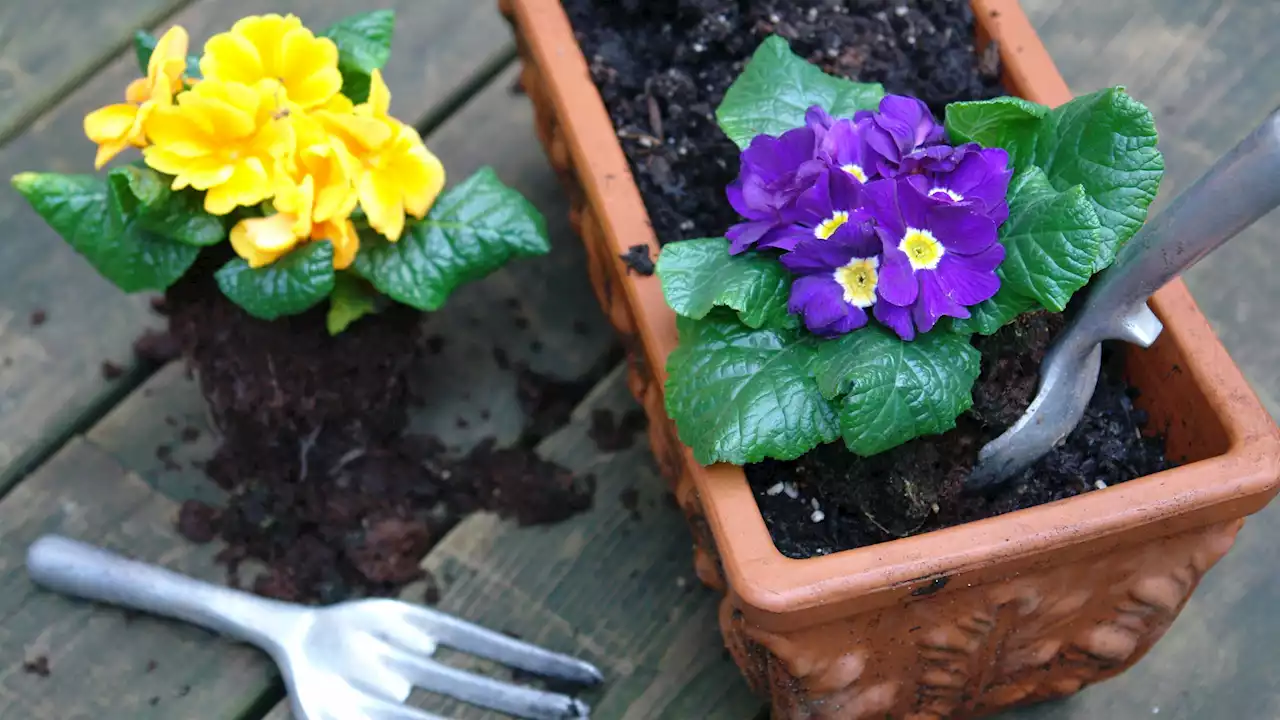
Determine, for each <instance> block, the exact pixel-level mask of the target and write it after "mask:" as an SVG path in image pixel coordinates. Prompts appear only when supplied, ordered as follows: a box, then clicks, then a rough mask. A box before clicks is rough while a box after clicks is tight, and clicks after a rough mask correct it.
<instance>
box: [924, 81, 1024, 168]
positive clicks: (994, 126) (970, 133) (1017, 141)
mask: <svg viewBox="0 0 1280 720" xmlns="http://www.w3.org/2000/svg"><path fill="white" fill-rule="evenodd" d="M1048 113H1049V107H1048V106H1046V105H1041V104H1039V103H1033V102H1031V101H1029V100H1023V99H1022V98H1017V97H1010V96H1005V97H998V98H994V99H991V100H978V101H972V102H954V103H951V104H950V105H947V110H946V121H945V124H946V127H947V135H948V136H949V137H950V138H951V142H952V143H955V144H957V145H959V144H961V143H967V142H976V143H978V144H979V145H981V146H982V147H1000V148H1004V149H1005V150H1008V151H1009V164H1010V165H1012V166H1014V167H1018V166H1019V160H1023V161H1024V164H1025V161H1028V160H1029V159H1030V158H1031V157H1032V155H1033V154H1034V150H1035V148H1034V146H1033V142H1034V139H1035V131H1036V129H1037V128H1038V127H1039V126H1040V119H1041V118H1043V117H1044V116H1045V115H1047V114H1048Z"/></svg>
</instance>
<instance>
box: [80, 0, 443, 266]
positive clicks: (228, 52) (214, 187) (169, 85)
mask: <svg viewBox="0 0 1280 720" xmlns="http://www.w3.org/2000/svg"><path fill="white" fill-rule="evenodd" d="M187 45H188V38H187V33H186V31H185V30H183V29H182V28H181V27H174V28H171V29H170V30H169V31H168V32H166V33H165V34H164V36H163V37H162V38H160V41H159V42H158V43H157V45H156V48H155V51H154V52H153V53H152V55H151V59H150V62H149V64H148V67H147V77H145V78H140V79H138V80H135V81H134V82H133V83H132V84H130V85H129V88H128V90H127V92H126V93H125V99H126V102H125V103H122V104H118V105H110V106H107V107H105V108H102V109H100V110H96V111H94V112H92V113H90V114H89V115H88V116H86V117H85V122H84V126H85V134H86V135H88V136H89V139H91V140H93V141H94V142H95V143H97V145H98V155H97V160H96V165H97V167H99V168H101V167H102V166H103V165H104V164H106V163H107V162H108V161H109V160H111V158H113V157H115V156H116V155H117V154H118V153H120V152H121V151H123V150H124V149H126V148H128V147H137V148H141V149H142V155H143V159H144V160H145V162H146V164H147V165H149V166H151V167H152V168H154V169H155V170H158V171H159V172H162V173H165V174H168V175H172V176H173V188H174V189H175V190H180V189H182V188H185V187H191V188H195V189H196V190H201V191H204V193H205V196H204V207H205V210H206V211H208V212H209V213H212V214H214V215H226V214H227V213H230V212H231V211H232V210H234V209H236V208H237V207H254V206H258V205H260V204H261V203H264V202H265V201H268V200H269V201H271V205H272V207H273V208H274V210H275V212H274V213H273V214H271V215H268V216H266V217H251V218H246V219H243V220H241V221H240V222H239V223H237V224H236V226H235V228H233V229H232V231H231V236H230V240H231V244H232V247H233V248H234V249H235V251H236V253H237V254H239V255H240V256H241V257H243V258H244V259H245V260H246V261H248V263H249V264H250V265H252V266H253V267H261V266H264V265H267V264H270V263H271V262H274V261H275V260H276V259H277V258H279V257H280V256H282V255H284V254H285V253H287V252H289V250H291V249H293V248H294V247H295V246H296V245H297V244H298V243H301V242H307V241H309V240H317V239H327V240H329V241H331V242H332V243H333V248H334V260H333V264H334V267H336V268H338V269H343V268H346V267H347V266H349V265H350V264H351V263H352V261H353V260H354V259H355V256H356V251H357V250H358V249H359V238H358V237H357V235H356V232H355V228H354V226H353V225H352V223H351V219H350V218H351V213H352V212H353V211H354V210H355V208H356V206H357V205H359V207H360V208H361V209H362V210H363V211H364V214H365V216H366V217H367V219H368V223H369V226H370V227H372V228H373V229H374V230H376V231H378V232H379V233H381V234H382V235H383V236H385V237H386V238H387V239H388V240H390V241H392V242H395V241H396V240H399V239H400V235H401V233H402V232H403V231H404V224H405V215H406V213H407V214H409V215H412V216H413V217H416V218H421V217H423V216H425V215H426V213H427V211H428V210H429V209H430V208H431V205H432V203H434V202H435V199H436V196H437V195H439V194H440V190H441V189H442V188H443V187H444V167H443V166H442V165H441V163H440V161H439V159H437V158H436V156H435V155H433V154H432V153H431V152H430V151H428V150H427V148H426V147H425V146H424V145H423V143H422V138H421V137H420V136H419V135H418V133H417V132H416V131H415V130H414V129H413V128H412V127H409V126H407V125H405V124H404V123H402V122H400V121H399V120H396V119H395V118H393V117H391V116H390V115H389V114H388V109H389V106H390V103H391V93H390V92H389V91H388V90H387V86H386V84H385V83H384V82H383V80H382V76H381V74H380V73H379V72H378V71H377V70H374V71H373V77H372V82H371V88H370V91H369V97H368V100H367V101H366V102H364V103H361V104H359V105H353V103H352V102H351V101H350V100H348V99H347V98H346V97H345V96H344V95H342V94H341V93H340V90H341V88H342V75H341V74H340V73H339V72H338V48H337V46H335V45H334V43H333V41H331V40H329V39H328V38H322V37H316V36H315V35H314V34H313V33H312V32H311V31H310V30H308V29H307V28H305V27H303V25H302V23H301V21H300V20H299V19H298V18H296V17H294V16H293V15H288V16H284V17H282V16H280V15H262V16H255V17H247V18H244V19H243V20H240V21H239V22H237V23H236V24H235V26H233V27H232V28H231V30H230V31H229V32H225V33H221V34H219V35H215V36H214V37H213V38H211V39H210V40H209V42H207V43H206V44H205V46H204V55H203V56H202V57H201V58H200V74H201V75H202V77H201V78H199V79H193V78H184V77H183V73H184V71H185V69H186V55H187Z"/></svg>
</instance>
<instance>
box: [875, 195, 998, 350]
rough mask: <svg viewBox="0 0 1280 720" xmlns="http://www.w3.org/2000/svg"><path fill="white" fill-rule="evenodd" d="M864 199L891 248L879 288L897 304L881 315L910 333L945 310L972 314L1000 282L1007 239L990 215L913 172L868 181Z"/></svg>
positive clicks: (934, 321)
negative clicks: (926, 188)
mask: <svg viewBox="0 0 1280 720" xmlns="http://www.w3.org/2000/svg"><path fill="white" fill-rule="evenodd" d="M863 199H864V200H865V202H866V203H867V207H868V208H869V209H870V212H871V214H872V216H873V217H874V218H875V221H876V224H877V226H876V234H877V235H878V236H879V238H880V242H881V246H882V248H883V253H884V254H883V257H882V260H881V262H880V268H879V284H878V288H877V290H878V292H879V295H880V298H881V299H882V301H883V302H884V303H886V304H888V305H893V306H896V308H887V309H886V310H885V311H883V312H884V314H885V317H883V318H881V321H882V322H884V323H885V324H886V325H888V326H889V327H891V328H893V329H894V331H895V332H897V333H898V335H899V336H901V337H902V338H903V339H911V337H914V334H915V331H919V332H928V331H930V330H932V329H933V326H934V325H936V324H937V322H938V320H939V319H941V318H942V317H943V316H950V317H955V318H967V317H969V311H968V310H967V309H966V308H967V307H968V306H970V305H976V304H977V303H980V302H982V301H983V300H986V299H987V298H990V297H991V296H992V295H995V294H996V291H997V290H999V289H1000V279H999V277H997V276H996V273H995V270H996V267H997V266H998V265H999V264H1000V262H1001V261H1002V260H1004V246H1003V245H1001V244H1000V243H999V242H997V241H996V224H995V222H993V221H992V220H991V218H989V217H986V216H984V215H982V214H979V213H977V212H975V211H974V210H973V208H972V207H967V206H964V205H960V204H957V203H953V202H944V201H942V200H939V199H937V198H933V197H930V196H929V195H926V194H924V193H921V192H919V191H917V190H916V189H915V188H914V187H912V185H911V183H910V182H909V181H908V180H906V179H897V180H888V179H886V180H877V181H875V182H872V183H868V184H867V185H866V186H865V187H864V188H863ZM906 309H910V313H909V315H910V317H909V318H908V317H907V314H906V313H904V312H903V310H906ZM877 317H880V315H879V314H877ZM908 321H909V323H908ZM909 324H910V325H914V329H912V328H911V327H910V326H909Z"/></svg>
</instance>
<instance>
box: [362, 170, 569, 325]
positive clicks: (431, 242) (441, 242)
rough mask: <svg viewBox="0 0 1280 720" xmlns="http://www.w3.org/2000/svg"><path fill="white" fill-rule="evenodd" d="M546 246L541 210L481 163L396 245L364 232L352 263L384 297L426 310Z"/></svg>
mask: <svg viewBox="0 0 1280 720" xmlns="http://www.w3.org/2000/svg"><path fill="white" fill-rule="evenodd" d="M550 249H551V245H550V243H549V241H548V240H547V224H546V221H545V220H544V219H543V218H542V214H541V213H539V212H538V210H537V209H536V208H534V207H533V205H532V204H530V203H529V201H528V200H526V199H525V198H524V196H522V195H521V194H520V193H519V192H517V191H515V190H513V189H511V188H509V187H507V186H506V185H503V184H502V181H500V180H498V176H497V175H495V174H494V172H493V170H492V169H491V168H482V169H481V170H480V171H478V172H477V173H476V174H475V175H472V176H471V177H470V178H468V179H467V180H465V181H464V182H463V183H461V184H460V185H458V186H456V187H454V188H453V189H451V190H448V191H447V192H445V193H444V194H443V195H441V196H440V198H439V199H438V200H436V204H435V206H433V207H432V208H431V212H430V214H428V215H427V217H426V218H425V219H423V220H417V221H413V222H410V223H409V224H408V225H406V226H405V230H404V234H403V235H402V236H401V238H400V240H399V242H395V243H392V242H388V241H387V240H386V239H385V238H383V237H382V236H381V235H378V234H377V233H373V232H367V233H364V234H362V236H361V240H360V254H359V255H357V256H356V261H355V265H354V266H353V267H354V269H355V271H356V272H357V273H359V274H360V275H361V276H363V277H364V278H365V279H367V280H368V281H369V282H371V283H373V286H374V287H376V288H377V289H378V291H379V292H381V293H383V294H384V295H387V296H389V297H391V298H393V299H395V300H397V301H399V302H402V303H404V304H406V305H410V306H412V307H415V308H417V309H419V310H427V311H430V310H436V309H438V308H439V307H440V306H441V305H444V301H445V300H446V299H447V298H448V297H449V293H451V292H453V290H454V288H456V287H458V286H459V285H461V284H463V283H466V282H471V281H472V280H478V279H480V278H482V277H484V276H485V275H488V274H489V273H491V272H493V271H494V270H497V269H498V268H500V267H502V266H503V265H505V264H506V263H507V262H508V261H509V260H512V259H514V258H519V257H529V256H533V255H545V254H546V253H547V252H548V251H549V250H550Z"/></svg>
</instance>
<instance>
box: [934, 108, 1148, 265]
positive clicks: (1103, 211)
mask: <svg viewBox="0 0 1280 720" xmlns="http://www.w3.org/2000/svg"><path fill="white" fill-rule="evenodd" d="M952 107H956V109H955V110H954V111H953V110H952V109H951V108H952ZM1032 107H1034V106H1029V105H1028V104H1026V103H1022V104H1018V103H1016V102H1010V101H988V102H986V103H956V104H955V105H953V106H948V108H947V117H948V121H947V125H948V128H952V127H956V128H958V129H957V132H958V133H960V134H961V135H962V136H964V137H968V135H966V133H970V132H976V133H978V135H979V136H978V137H976V138H975V139H977V141H978V142H981V143H982V144H983V145H986V146H988V147H995V146H998V147H1003V148H1005V149H1006V150H1009V151H1010V153H1011V155H1012V156H1013V159H1014V167H1015V168H1016V169H1018V170H1024V169H1026V167H1027V166H1029V165H1036V166H1038V167H1040V168H1041V169H1042V170H1044V172H1045V175H1047V176H1048V178H1049V182H1050V183H1051V184H1052V185H1053V187H1055V188H1057V189H1058V190H1062V191H1067V190H1070V189H1071V188H1073V187H1075V186H1077V185H1079V186H1083V188H1084V192H1085V194H1086V195H1087V196H1088V198H1089V200H1090V202H1092V203H1093V206H1094V211H1095V212H1096V213H1097V215H1098V219H1099V220H1101V222H1102V243H1101V245H1100V246H1099V250H1098V256H1097V258H1096V259H1095V261H1094V265H1093V270H1094V272H1097V271H1098V270H1101V269H1103V268H1105V267H1107V266H1108V265H1110V264H1111V263H1112V262H1114V261H1115V256H1116V251H1117V250H1119V249H1120V247H1121V246H1123V245H1124V243H1125V242H1127V241H1128V240H1129V238H1131V237H1133V234H1134V233H1135V232H1137V231H1138V228H1140V227H1142V223H1143V222H1144V221H1145V220H1146V218H1147V209H1148V207H1149V206H1150V205H1151V201H1152V200H1154V199H1155V196H1156V190H1157V189H1159V187H1160V179H1161V178H1162V177H1163V176H1164V156H1163V155H1161V153H1160V151H1159V150H1158V149H1157V148H1156V126H1155V120H1154V119H1153V118H1152V117H1151V111H1150V110H1148V109H1147V108H1146V106H1145V105H1143V104H1142V103H1140V102H1138V101H1137V100H1135V99H1133V97H1131V96H1130V95H1128V94H1127V93H1125V92H1124V89H1123V88H1119V87H1114V88H1108V89H1106V90H1100V91H1098V92H1095V93H1091V94H1089V95H1082V96H1080V97H1078V98H1076V99H1074V100H1072V101H1071V102H1068V103H1066V104H1064V105H1061V106H1059V107H1057V108H1054V109H1053V110H1050V111H1048V112H1047V113H1045V114H1044V116H1043V117H1041V118H1039V119H1038V120H1034V119H1033V118H1032V117H1031V115H1033V114H1034V112H1035V111H1034V110H1032V109H1031V108H1032ZM979 130H980V132H979Z"/></svg>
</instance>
